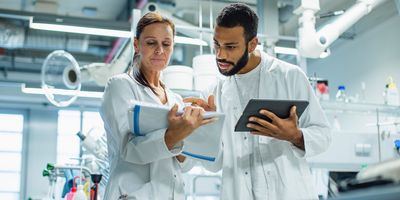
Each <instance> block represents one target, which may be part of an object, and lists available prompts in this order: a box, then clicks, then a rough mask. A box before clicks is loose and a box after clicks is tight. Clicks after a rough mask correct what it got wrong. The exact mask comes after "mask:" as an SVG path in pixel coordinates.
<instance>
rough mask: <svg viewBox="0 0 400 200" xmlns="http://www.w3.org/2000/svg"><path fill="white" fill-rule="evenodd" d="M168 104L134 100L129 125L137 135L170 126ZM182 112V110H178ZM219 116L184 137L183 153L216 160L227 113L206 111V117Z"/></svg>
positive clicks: (196, 157) (130, 110)
mask: <svg viewBox="0 0 400 200" xmlns="http://www.w3.org/2000/svg"><path fill="white" fill-rule="evenodd" d="M170 110H171V108H170V107H168V106H161V105H157V104H149V103H142V102H133V104H132V107H131V108H130V109H129V118H130V120H129V126H130V130H131V131H132V133H134V134H135V135H137V136H141V135H145V134H147V133H150V132H152V131H155V130H159V129H163V128H167V127H168V112H169V111H170ZM178 114H182V111H178ZM212 117H216V118H218V120H217V121H215V122H212V123H210V124H207V125H203V126H201V127H199V128H197V129H196V130H195V131H194V132H193V133H192V134H190V135H189V136H188V137H187V138H185V139H184V144H185V145H184V147H183V153H182V154H184V155H186V156H191V157H192V158H195V159H200V160H208V161H214V160H215V158H216V156H217V155H218V152H219V150H220V144H221V133H222V127H223V123H224V119H225V115H224V114H222V113H218V112H206V113H205V115H204V118H212Z"/></svg>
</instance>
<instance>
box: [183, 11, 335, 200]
mask: <svg viewBox="0 0 400 200" xmlns="http://www.w3.org/2000/svg"><path fill="white" fill-rule="evenodd" d="M257 26H258V17H257V15H256V14H255V13H254V11H252V10H251V9H250V8H249V7H247V6H246V5H244V4H231V5H229V6H227V7H225V8H224V9H223V10H222V11H221V13H220V14H219V16H218V18H217V25H216V27H215V32H214V43H215V44H214V45H215V52H216V60H217V65H218V69H219V71H220V72H221V73H222V74H223V75H225V76H227V79H226V80H224V81H219V82H218V83H217V85H216V86H215V87H214V88H213V89H212V91H210V92H209V93H208V94H209V98H208V102H205V101H204V100H201V99H196V98H187V99H185V101H186V102H192V103H195V104H198V105H200V106H202V107H203V108H205V109H206V110H217V111H219V112H224V113H225V114H226V119H225V124H224V129H223V133H222V151H221V153H220V155H219V156H218V158H217V160H216V161H215V162H214V163H210V164H208V165H206V166H205V167H206V168H207V169H209V170H211V171H218V170H220V169H222V170H223V174H222V179H223V180H222V193H221V199H228V200H232V199H238V200H248V199H279V200H281V199H282V200H287V199H307V200H308V199H318V197H317V194H316V191H315V190H314V188H313V179H312V177H311V173H310V169H309V167H308V165H307V162H306V158H307V157H310V156H314V155H316V154H318V153H321V152H323V151H324V150H325V149H326V148H327V147H328V145H329V144H330V131H329V126H328V122H327V120H326V117H325V115H324V113H323V111H322V109H321V107H320V105H319V103H318V101H317V99H316V98H315V95H314V92H313V90H312V88H311V86H310V84H309V82H308V79H307V77H306V75H305V74H304V73H303V72H302V71H301V69H300V68H298V67H297V66H294V65H291V64H288V63H285V62H283V61H281V60H278V59H277V58H274V57H271V56H269V55H267V54H266V53H264V52H260V51H256V50H255V49H256V46H257V43H258V39H257ZM210 94H211V95H210ZM253 98H260V99H290V100H307V101H309V105H308V108H307V109H306V110H305V112H304V113H303V115H302V117H301V118H300V119H299V121H298V117H297V115H296V108H295V107H292V108H291V110H290V117H289V118H287V119H281V118H279V117H277V116H276V115H275V114H274V113H271V112H269V111H267V110H262V111H261V112H260V113H261V114H263V115H265V116H267V117H269V118H270V119H272V122H271V123H269V122H267V121H265V120H262V119H260V118H255V117H253V118H250V121H253V122H256V123H257V124H258V125H251V124H248V126H249V127H250V128H252V129H254V130H255V131H253V132H234V127H235V124H236V122H237V120H238V119H239V117H240V115H241V113H242V111H243V109H244V107H245V106H246V104H247V102H248V101H249V100H250V99H253ZM214 102H215V104H214Z"/></svg>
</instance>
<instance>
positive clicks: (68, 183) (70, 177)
mask: <svg viewBox="0 0 400 200" xmlns="http://www.w3.org/2000/svg"><path fill="white" fill-rule="evenodd" d="M77 175H78V172H76V173H75V172H74V171H73V170H71V169H66V170H64V176H65V184H64V188H63V191H62V194H61V197H62V198H65V196H66V195H67V193H68V192H70V191H71V188H72V186H74V177H75V176H77Z"/></svg>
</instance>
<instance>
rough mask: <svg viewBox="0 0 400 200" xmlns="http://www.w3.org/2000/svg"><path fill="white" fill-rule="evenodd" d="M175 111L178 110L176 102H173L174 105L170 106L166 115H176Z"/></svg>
mask: <svg viewBox="0 0 400 200" xmlns="http://www.w3.org/2000/svg"><path fill="white" fill-rule="evenodd" d="M176 112H178V104H174V106H172V108H171V110H170V111H169V112H168V116H169V117H172V116H176Z"/></svg>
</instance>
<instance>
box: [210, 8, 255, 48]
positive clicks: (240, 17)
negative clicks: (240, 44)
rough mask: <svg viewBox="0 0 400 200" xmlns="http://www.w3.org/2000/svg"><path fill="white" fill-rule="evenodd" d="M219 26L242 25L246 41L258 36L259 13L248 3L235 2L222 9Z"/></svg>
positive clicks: (218, 19)
mask: <svg viewBox="0 0 400 200" xmlns="http://www.w3.org/2000/svg"><path fill="white" fill-rule="evenodd" d="M217 26H222V27H227V28H233V27H236V26H241V27H243V29H244V36H245V39H246V42H249V41H250V40H251V39H253V38H254V37H256V36H257V28H258V17H257V14H256V13H255V12H254V11H253V10H252V9H251V8H250V7H249V6H247V5H246V4H242V3H234V4H230V5H229V6H227V7H225V8H224V9H222V11H221V13H219V15H218V17H217Z"/></svg>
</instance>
